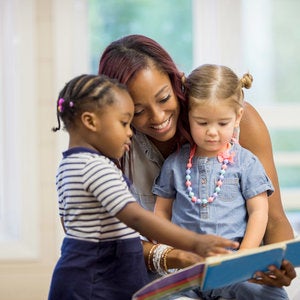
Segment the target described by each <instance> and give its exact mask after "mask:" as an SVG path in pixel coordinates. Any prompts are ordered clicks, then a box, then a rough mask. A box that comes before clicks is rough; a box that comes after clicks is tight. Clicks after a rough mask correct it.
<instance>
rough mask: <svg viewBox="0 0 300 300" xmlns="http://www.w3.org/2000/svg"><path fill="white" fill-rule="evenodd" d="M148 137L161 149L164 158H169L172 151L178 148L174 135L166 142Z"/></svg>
mask: <svg viewBox="0 0 300 300" xmlns="http://www.w3.org/2000/svg"><path fill="white" fill-rule="evenodd" d="M148 138H149V140H150V141H151V142H152V143H153V144H154V145H155V146H156V148H157V149H158V150H159V152H160V153H161V154H162V156H163V157H164V158H167V157H168V156H169V155H170V154H171V153H173V152H174V151H175V150H176V145H177V143H176V137H173V138H172V139H170V140H168V141H164V142H161V141H158V140H155V139H153V138H150V137H149V136H148Z"/></svg>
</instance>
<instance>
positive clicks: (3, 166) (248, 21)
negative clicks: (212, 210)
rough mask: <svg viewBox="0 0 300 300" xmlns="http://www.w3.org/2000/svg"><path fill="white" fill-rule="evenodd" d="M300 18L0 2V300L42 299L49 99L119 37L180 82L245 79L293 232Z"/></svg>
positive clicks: (279, 6) (55, 222) (297, 196)
mask: <svg viewBox="0 0 300 300" xmlns="http://www.w3.org/2000/svg"><path fill="white" fill-rule="evenodd" d="M299 11H300V2H299V1H296V0H251V1H249V0H248V1H247V0H244V1H243V0H164V1H161V0H109V1H107V0H25V1H24V0H23V1H22V0H0V77H1V81H0V104H1V105H0V155H1V160H0V298H1V300H27V299H28V300H29V299H30V300H40V299H46V298H47V293H48V288H49V282H50V278H51V274H52V270H53V267H54V264H55V262H56V260H57V258H58V255H59V250H60V249H59V248H60V243H61V240H62V237H63V234H62V229H61V227H60V224H59V217H58V209H57V199H56V198H57V197H56V191H55V173H56V168H57V164H58V161H59V159H60V156H61V152H62V151H63V150H64V149H65V148H66V147H67V136H66V133H64V132H58V133H53V132H51V128H52V127H53V126H55V125H56V122H57V121H56V114H55V106H56V99H57V95H58V92H59V91H60V89H61V88H62V87H63V85H64V84H65V82H67V81H69V80H70V79H71V78H72V77H74V76H77V75H79V74H82V73H97V70H98V62H99V58H100V55H101V53H102V51H103V50H104V48H105V47H106V46H107V45H108V44H109V43H110V42H112V41H113V40H115V39H117V38H120V37H122V36H124V35H127V34H133V33H139V34H144V35H147V36H149V37H151V38H153V39H155V40H156V41H158V42H159V43H160V44H161V45H162V46H163V47H164V48H165V49H166V50H167V51H168V52H169V53H170V54H171V56H172V57H173V58H174V61H175V62H176V63H177V65H178V67H179V68H180V69H181V70H182V71H184V72H185V73H186V74H187V73H189V72H190V71H191V70H192V69H193V68H194V67H196V66H198V65H200V64H203V63H218V64H225V65H227V66H229V67H231V68H232V69H233V70H234V71H235V72H236V73H237V74H238V75H240V76H242V75H243V74H244V73H246V72H250V73H251V74H252V75H253V77H254V82H253V86H252V88H251V89H250V90H247V91H246V92H245V98H246V100H247V101H248V102H250V103H252V104H253V105H254V106H255V108H256V109H257V110H258V111H259V112H260V114H261V115H262V117H263V119H264V120H265V122H266V124H267V126H268V128H269V130H270V134H271V138H272V142H273V148H274V157H275V161H276V165H277V170H278V175H279V181H280V185H281V190H282V200H283V205H284V208H285V210H286V213H287V215H288V217H289V219H290V221H291V223H292V224H293V227H294V229H295V231H296V232H298V233H299V232H300V138H299V137H300V117H299V116H300V56H299V52H300V19H299V17H298V15H299ZM257 134H258V135H259V132H258V133H257ZM290 293H291V296H292V292H290ZM291 299H293V298H291Z"/></svg>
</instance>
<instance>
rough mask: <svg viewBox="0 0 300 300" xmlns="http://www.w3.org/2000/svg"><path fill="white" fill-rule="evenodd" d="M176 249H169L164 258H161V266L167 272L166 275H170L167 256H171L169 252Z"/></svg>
mask: <svg viewBox="0 0 300 300" xmlns="http://www.w3.org/2000/svg"><path fill="white" fill-rule="evenodd" d="M173 249H174V248H173V247H168V248H167V249H166V250H165V251H164V253H163V255H162V257H161V262H160V266H161V267H162V269H163V270H164V271H165V273H166V274H168V273H169V272H168V266H167V256H168V254H169V252H171V251H172V250H173Z"/></svg>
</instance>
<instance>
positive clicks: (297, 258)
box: [284, 238, 300, 267]
mask: <svg viewBox="0 0 300 300" xmlns="http://www.w3.org/2000/svg"><path fill="white" fill-rule="evenodd" d="M284 259H286V260H288V261H289V262H290V263H292V265H293V266H294V267H299V266H300V238H298V239H294V240H290V241H287V242H286V250H285V254H284Z"/></svg>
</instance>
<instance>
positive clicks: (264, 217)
mask: <svg viewBox="0 0 300 300" xmlns="http://www.w3.org/2000/svg"><path fill="white" fill-rule="evenodd" d="M246 205H247V212H248V216H249V217H248V222H247V227H246V232H245V236H244V238H243V241H242V243H241V246H240V249H249V248H255V247H259V245H260V243H261V242H262V239H263V237H264V233H265V230H266V226H267V222H268V196H267V193H266V192H265V193H261V194H259V195H257V196H255V197H253V198H251V199H248V200H247V201H246Z"/></svg>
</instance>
